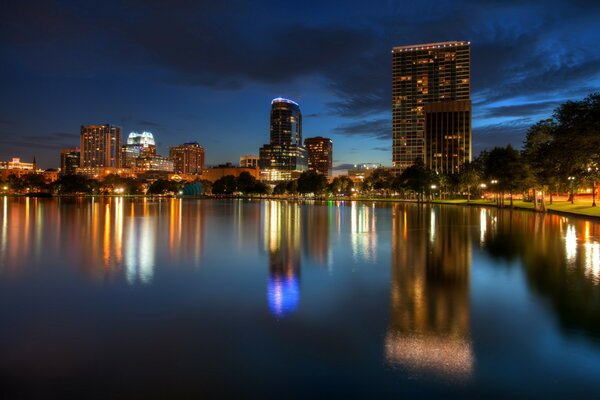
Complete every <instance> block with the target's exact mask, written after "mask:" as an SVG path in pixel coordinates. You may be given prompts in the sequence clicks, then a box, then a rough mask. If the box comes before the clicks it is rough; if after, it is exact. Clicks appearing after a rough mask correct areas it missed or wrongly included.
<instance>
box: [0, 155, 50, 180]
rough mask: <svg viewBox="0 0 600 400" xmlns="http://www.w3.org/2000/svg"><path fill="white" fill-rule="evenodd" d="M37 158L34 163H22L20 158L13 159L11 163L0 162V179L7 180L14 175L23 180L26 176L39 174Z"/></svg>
mask: <svg viewBox="0 0 600 400" xmlns="http://www.w3.org/2000/svg"><path fill="white" fill-rule="evenodd" d="M38 172H41V171H38V170H37V167H36V163H35V158H34V159H33V162H30V163H28V162H22V161H21V159H20V158H19V157H13V158H12V159H11V160H10V161H0V179H2V180H7V179H8V177H9V176H11V175H14V176H16V177H17V178H21V177H23V176H25V175H28V174H32V173H38Z"/></svg>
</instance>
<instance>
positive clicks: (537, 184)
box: [523, 119, 560, 212]
mask: <svg viewBox="0 0 600 400" xmlns="http://www.w3.org/2000/svg"><path fill="white" fill-rule="evenodd" d="M556 129H557V124H556V122H555V121H554V120H552V119H546V120H543V121H540V122H538V123H537V124H535V125H533V126H532V127H530V128H529V130H528V131H527V136H526V138H525V142H524V146H523V158H524V160H525V161H526V162H527V163H528V164H529V167H530V170H531V174H532V176H533V193H534V196H533V201H534V206H533V207H534V209H536V210H537V209H538V204H537V203H538V201H537V191H538V189H540V190H541V192H542V195H541V199H540V204H539V210H540V211H542V212H545V211H546V203H545V199H544V198H545V196H544V192H545V191H546V189H548V190H549V192H550V204H552V190H553V189H556V188H557V185H558V184H559V182H560V180H559V170H558V167H557V166H558V163H557V162H556V158H557V157H558V156H559V154H558V152H557V147H556V144H555V142H554V135H555V131H556Z"/></svg>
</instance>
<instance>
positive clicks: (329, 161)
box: [304, 136, 333, 178]
mask: <svg viewBox="0 0 600 400" xmlns="http://www.w3.org/2000/svg"><path fill="white" fill-rule="evenodd" d="M304 147H306V151H307V153H308V170H309V171H315V172H317V173H319V174H322V175H325V176H326V177H328V178H331V171H332V167H333V142H332V140H331V139H329V138H324V137H321V136H317V137H312V138H306V139H304Z"/></svg>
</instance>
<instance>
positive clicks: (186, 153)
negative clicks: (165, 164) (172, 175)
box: [169, 142, 204, 175]
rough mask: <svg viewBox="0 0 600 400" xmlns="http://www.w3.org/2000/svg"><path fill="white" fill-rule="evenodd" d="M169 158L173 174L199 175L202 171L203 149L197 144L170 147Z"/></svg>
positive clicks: (190, 143)
mask: <svg viewBox="0 0 600 400" xmlns="http://www.w3.org/2000/svg"><path fill="white" fill-rule="evenodd" d="M169 158H170V159H171V160H173V164H174V169H175V172H176V173H178V174H189V175H200V174H202V170H203V169H204V147H202V146H200V145H199V144H198V142H189V143H184V144H182V145H181V146H176V147H171V148H170V149H169Z"/></svg>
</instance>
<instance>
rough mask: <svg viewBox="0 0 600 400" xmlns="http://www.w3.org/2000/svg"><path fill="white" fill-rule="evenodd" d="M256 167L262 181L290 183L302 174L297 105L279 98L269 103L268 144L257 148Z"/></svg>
mask: <svg viewBox="0 0 600 400" xmlns="http://www.w3.org/2000/svg"><path fill="white" fill-rule="evenodd" d="M258 165H259V167H260V169H261V180H264V181H283V180H290V179H294V178H296V177H297V176H298V175H300V173H302V172H303V171H306V169H307V161H306V149H305V148H304V146H303V145H302V114H301V113H300V106H299V105H298V103H296V102H294V101H292V100H288V99H283V98H281V97H279V98H276V99H273V101H272V102H271V123H270V143H269V144H265V145H264V146H263V147H261V148H260V155H259V160H258Z"/></svg>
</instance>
